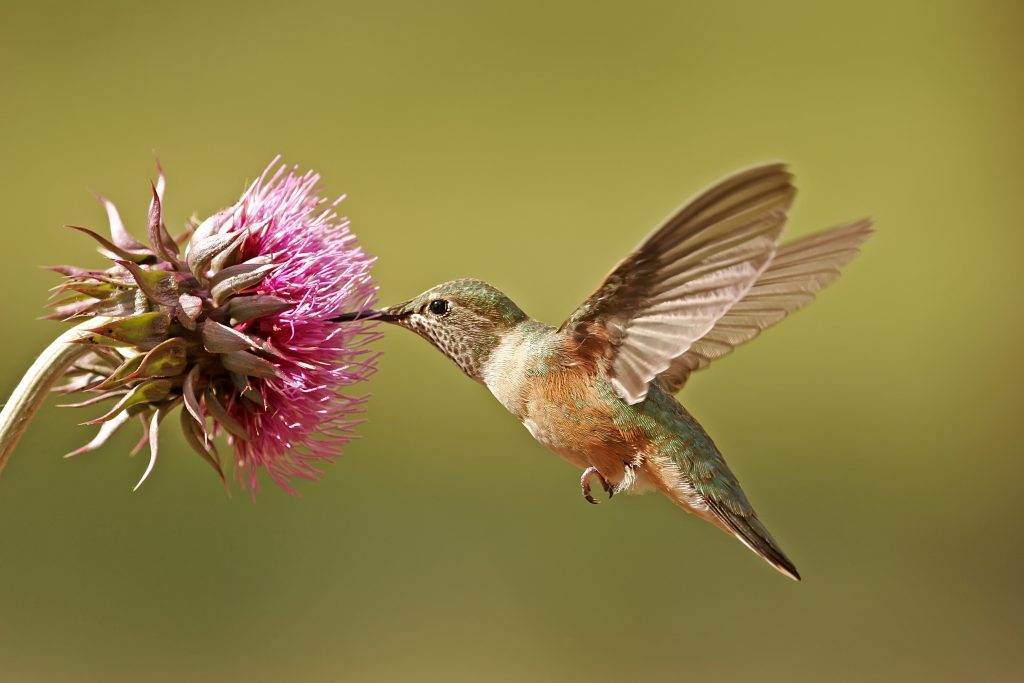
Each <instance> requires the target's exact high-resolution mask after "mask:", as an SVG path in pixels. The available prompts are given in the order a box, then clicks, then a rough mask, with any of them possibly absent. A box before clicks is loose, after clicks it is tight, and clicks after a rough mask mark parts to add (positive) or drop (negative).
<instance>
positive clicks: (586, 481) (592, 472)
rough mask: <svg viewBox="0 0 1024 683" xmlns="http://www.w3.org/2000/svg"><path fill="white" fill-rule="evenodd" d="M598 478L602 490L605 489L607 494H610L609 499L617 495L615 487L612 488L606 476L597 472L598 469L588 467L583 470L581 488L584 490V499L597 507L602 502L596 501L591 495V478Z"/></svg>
mask: <svg viewBox="0 0 1024 683" xmlns="http://www.w3.org/2000/svg"><path fill="white" fill-rule="evenodd" d="M591 477H597V479H598V481H600V482H601V488H603V489H604V491H605V493H607V494H608V499H609V500H611V497H612V496H614V495H615V487H614V486H612V485H611V484H610V483H609V482H608V480H607V479H605V478H604V475H603V474H601V473H600V472H598V471H597V468H596V467H588V468H587V469H585V470H583V476H581V477H580V488H581V489H583V497H584V498H586V499H587V502H588V503H593V504H594V505H597V504H598V503H600V502H601V501H599V500H594V497H593V496H592V495H590V478H591Z"/></svg>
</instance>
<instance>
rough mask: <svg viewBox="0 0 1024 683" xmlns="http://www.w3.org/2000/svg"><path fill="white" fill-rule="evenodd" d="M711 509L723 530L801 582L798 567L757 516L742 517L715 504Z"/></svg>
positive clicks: (782, 571)
mask: <svg viewBox="0 0 1024 683" xmlns="http://www.w3.org/2000/svg"><path fill="white" fill-rule="evenodd" d="M710 507H711V509H712V510H713V511H714V513H715V516H716V517H717V518H718V521H719V522H721V524H722V526H723V528H724V529H725V530H726V531H729V532H731V533H732V534H733V535H734V536H735V537H736V538H738V539H739V540H740V541H741V542H742V543H743V545H745V546H747V547H748V548H750V549H751V550H753V551H754V552H755V553H757V554H758V555H760V556H761V557H762V558H764V560H765V561H766V562H768V564H770V565H771V566H773V567H775V568H776V569H777V570H779V571H780V572H781V573H783V574H785V575H786V576H788V577H789V578H791V579H793V580H794V581H799V580H800V573H799V572H798V571H797V570H796V565H795V564H793V561H792V560H790V559H789V558H788V557H786V553H784V552H782V548H780V547H779V544H778V543H776V542H775V539H774V538H772V535H771V534H770V533H768V529H766V528H765V526H764V524H762V523H761V520H759V519H758V518H757V515H754V514H753V513H751V514H750V515H749V516H740V515H738V514H736V513H734V512H731V511H730V510H729V509H728V508H725V507H723V506H721V505H718V504H714V503H712V504H711V506H710Z"/></svg>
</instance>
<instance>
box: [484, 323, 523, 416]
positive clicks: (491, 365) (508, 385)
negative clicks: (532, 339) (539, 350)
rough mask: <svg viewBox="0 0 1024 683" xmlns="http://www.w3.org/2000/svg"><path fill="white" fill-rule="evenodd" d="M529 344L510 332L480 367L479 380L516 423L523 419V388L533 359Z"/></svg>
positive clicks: (519, 335) (520, 335)
mask: <svg viewBox="0 0 1024 683" xmlns="http://www.w3.org/2000/svg"><path fill="white" fill-rule="evenodd" d="M531 350H532V349H531V346H530V344H528V343H526V342H525V341H524V339H523V336H522V334H519V333H516V332H512V333H509V334H507V335H505V338H504V339H503V340H502V341H501V343H500V344H498V346H497V348H495V349H494V351H492V352H491V355H490V357H489V358H488V359H487V362H486V363H485V365H484V371H483V380H484V384H485V385H487V388H488V389H490V390H491V393H492V394H494V397H495V398H496V399H498V401H499V402H500V403H501V405H503V406H505V409H506V410H508V411H509V412H510V413H512V414H513V415H515V416H516V417H518V418H519V419H520V420H524V419H526V417H527V415H526V412H525V411H526V391H525V390H526V387H527V384H526V383H527V380H528V376H529V372H530V368H531V364H532V362H533V360H534V356H533V354H532V353H531Z"/></svg>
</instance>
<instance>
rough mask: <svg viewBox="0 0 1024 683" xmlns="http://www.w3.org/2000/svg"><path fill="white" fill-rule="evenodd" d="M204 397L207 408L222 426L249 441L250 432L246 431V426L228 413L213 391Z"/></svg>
mask: <svg viewBox="0 0 1024 683" xmlns="http://www.w3.org/2000/svg"><path fill="white" fill-rule="evenodd" d="M203 398H204V400H205V401H206V409H207V410H208V411H210V415H212V416H213V419H214V420H216V421H217V423H218V424H220V426H221V427H223V428H224V429H226V430H228V432H229V433H230V434H232V435H233V436H236V437H238V438H239V439H241V440H242V441H249V433H248V432H246V431H245V427H243V426H242V425H241V424H240V423H239V422H238V420H236V419H235V418H233V417H231V415H229V414H228V411H227V410H225V409H224V404H222V403H221V402H220V401H219V400H218V399H217V396H216V395H215V394H214V393H213V392H212V391H207V392H206V393H205V394H204V395H203Z"/></svg>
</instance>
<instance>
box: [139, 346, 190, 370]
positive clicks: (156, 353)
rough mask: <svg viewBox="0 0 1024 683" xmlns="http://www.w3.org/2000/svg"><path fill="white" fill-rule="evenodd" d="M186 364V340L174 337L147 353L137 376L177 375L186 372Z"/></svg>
mask: <svg viewBox="0 0 1024 683" xmlns="http://www.w3.org/2000/svg"><path fill="white" fill-rule="evenodd" d="M186 365H187V354H186V350H185V340H184V339H182V338H181V337H172V338H171V339H168V340H167V341H165V342H162V343H160V344H157V345H156V346H155V347H153V349H152V350H151V351H150V352H149V353H147V354H146V356H145V357H144V358H143V359H142V364H141V365H140V366H139V369H138V371H137V372H136V373H135V377H177V376H178V375H180V374H181V373H183V372H185V367H186Z"/></svg>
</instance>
